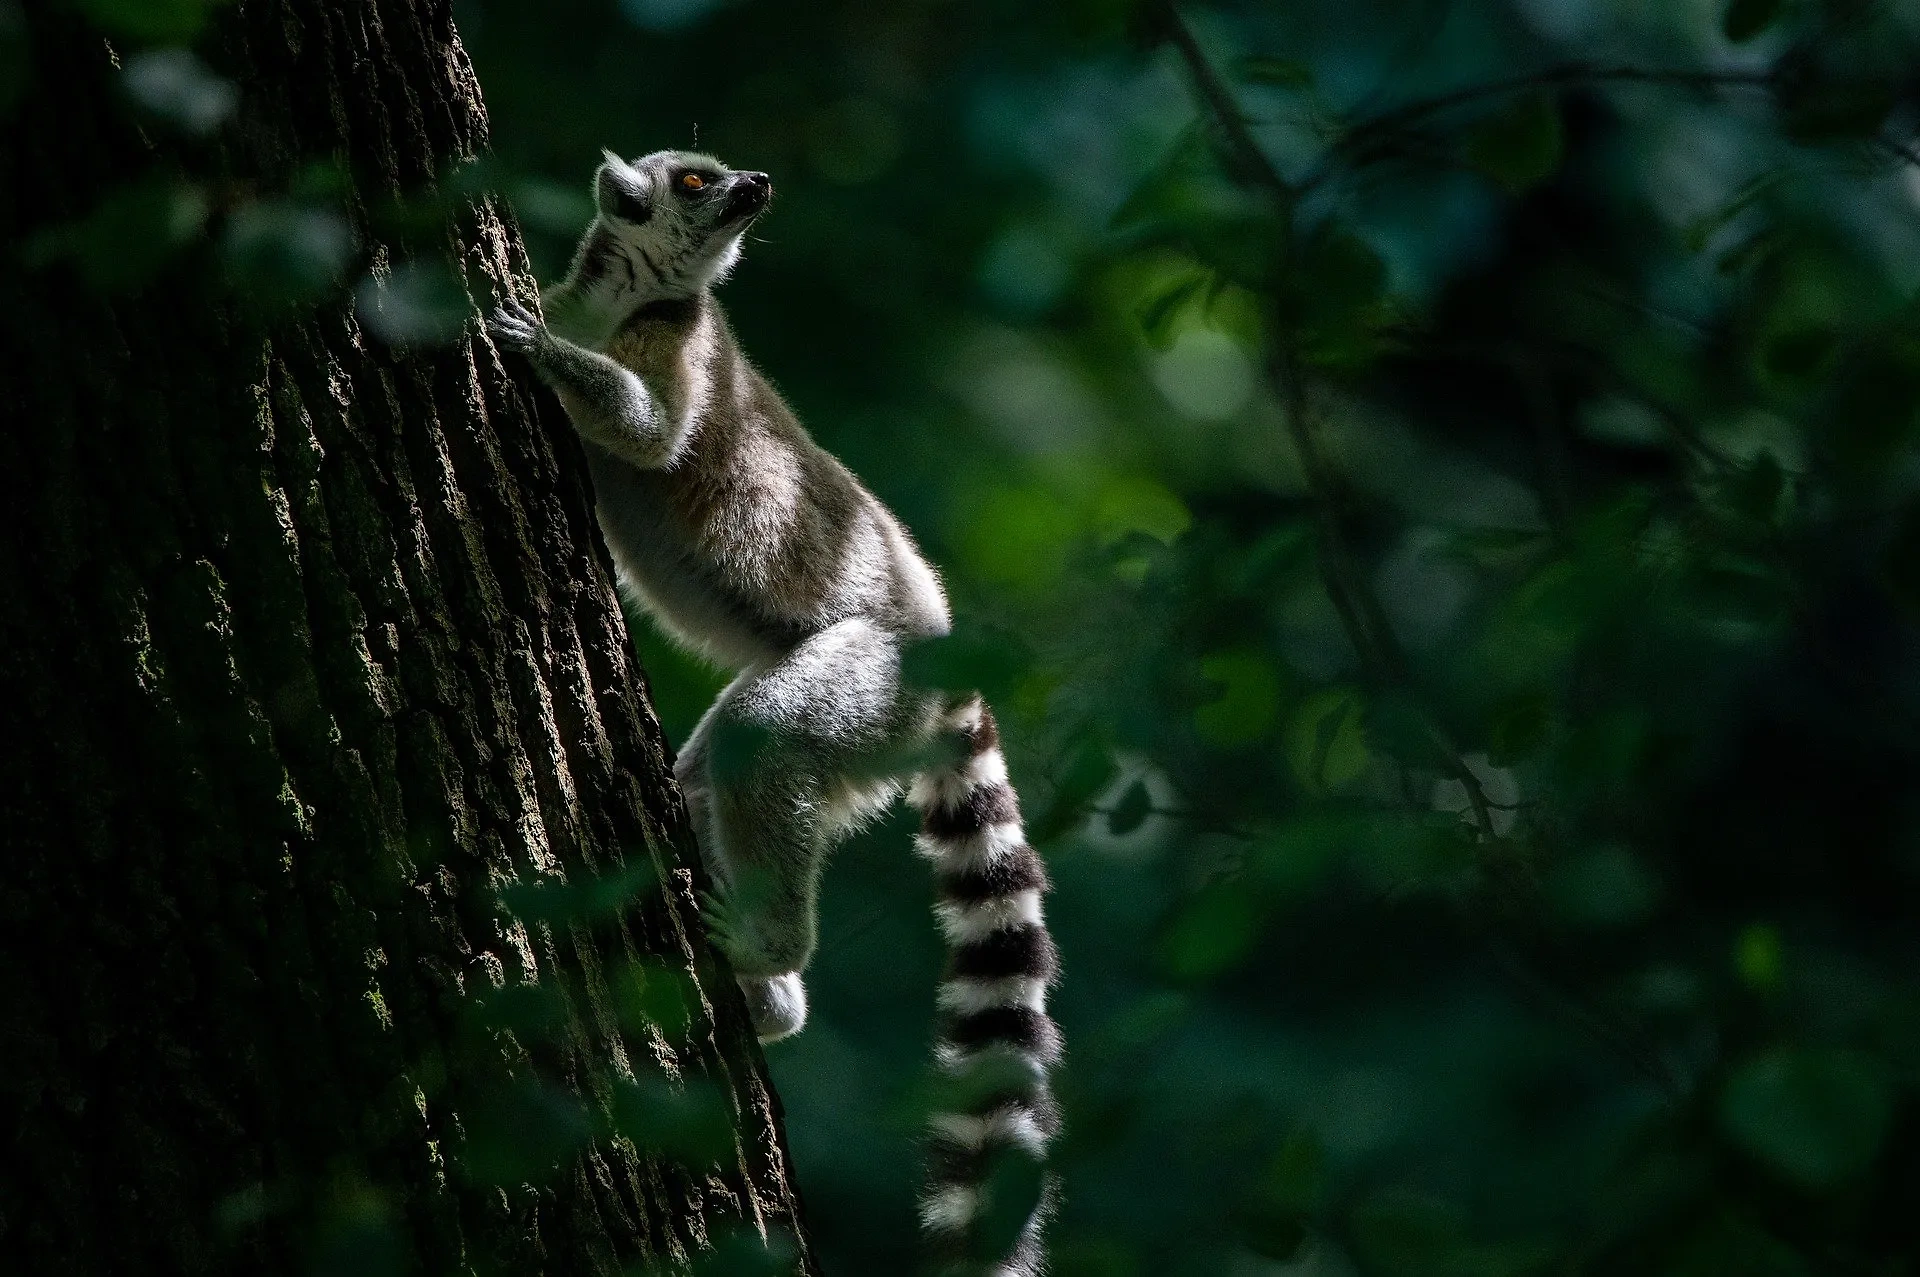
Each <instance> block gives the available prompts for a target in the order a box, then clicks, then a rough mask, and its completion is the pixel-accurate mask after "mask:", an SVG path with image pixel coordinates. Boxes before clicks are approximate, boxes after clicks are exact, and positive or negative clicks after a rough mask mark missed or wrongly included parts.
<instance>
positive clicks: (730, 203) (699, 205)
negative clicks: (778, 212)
mask: <svg viewBox="0 0 1920 1277" xmlns="http://www.w3.org/2000/svg"><path fill="white" fill-rule="evenodd" d="M606 157H607V158H606V162H605V163H603V164H602V165H601V166H600V167H599V169H597V170H596V171H595V172H594V175H593V202H594V207H595V208H596V209H597V210H598V211H599V216H598V217H596V218H595V219H594V225H593V229H592V230H591V231H589V232H588V235H587V240H586V243H585V244H584V245H583V248H582V256H581V260H580V261H578V262H576V264H575V272H576V275H581V276H586V275H592V274H597V275H598V276H599V279H600V280H602V281H604V282H603V284H602V286H603V287H608V288H610V289H611V290H613V291H614V292H615V293H616V294H620V295H623V300H626V299H630V300H632V301H633V302H634V303H636V304H639V305H644V304H645V303H647V302H649V301H659V300H664V299H668V298H679V297H691V296H693V295H694V294H696V293H698V292H700V291H701V290H702V289H704V288H706V287H707V286H708V285H709V284H712V283H713V282H714V281H716V280H718V279H720V278H721V277H723V276H724V275H725V274H726V273H727V272H728V271H729V270H731V269H732V268H733V264H734V263H735V262H737V261H738V260H739V259H740V237H741V236H742V234H744V233H745V231H746V229H747V224H748V223H750V222H751V221H753V219H754V218H755V217H756V216H757V215H758V214H759V213H760V210H762V209H764V208H765V207H766V206H767V200H768V199H769V198H770V197H771V196H772V195H773V183H772V182H770V181H768V180H767V175H766V174H765V173H736V172H735V171H733V170H732V169H730V168H728V167H727V166H726V165H724V164H722V163H721V162H720V161H719V160H716V159H714V158H713V157H712V156H710V155H697V154H695V153H694V152H692V151H655V152H654V153H653V154H652V155H647V156H643V157H641V158H640V159H637V160H634V161H632V162H631V163H629V162H628V161H626V160H623V159H621V158H620V157H619V156H617V155H615V154H614V153H613V152H611V151H608V152H607V153H606ZM589 255H591V256H592V257H593V259H594V260H592V261H589V260H587V259H588V257H589ZM629 290H631V292H630V294H629Z"/></svg>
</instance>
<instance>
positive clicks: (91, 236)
mask: <svg viewBox="0 0 1920 1277" xmlns="http://www.w3.org/2000/svg"><path fill="white" fill-rule="evenodd" d="M206 220H207V199H206V196H205V195H203V194H202V193H201V191H200V189H199V188H198V187H194V186H188V185H186V184H184V183H181V182H177V181H172V180H169V179H167V178H161V177H153V178H148V179H146V180H144V181H139V182H135V183H133V184H131V185H128V186H122V187H120V188H118V189H117V190H115V191H113V192H112V193H111V194H109V195H108V196H107V197H106V198H105V199H104V200H102V201H101V202H100V203H99V205H98V206H96V207H95V208H94V210H93V212H91V213H89V214H88V215H87V216H86V218H85V219H83V220H82V221H79V222H73V223H68V224H66V225H63V226H57V227H54V228H52V229H50V230H45V231H42V232H40V233H39V234H38V235H36V236H35V237H34V238H33V239H32V240H30V241H29V242H28V244H27V246H26V251H25V254H24V256H25V259H26V262H27V264H28V265H29V266H47V265H50V264H52V263H54V262H57V261H63V260H71V261H72V262H73V263H74V265H75V266H76V267H77V268H78V269H79V271H80V275H81V278H83V279H85V280H86V281H87V283H88V284H90V285H92V286H93V287H94V288H97V289H99V290H101V291H102V292H131V291H133V290H135V289H138V288H139V287H141V286H142V285H144V284H146V283H148V282H150V281H151V280H153V279H154V278H156V277H157V276H158V275H159V274H160V272H161V271H162V270H164V269H165V268H166V267H167V265H168V264H169V263H170V262H172V261H173V260H174V258H175V257H177V256H178V254H179V252H180V250H181V249H182V248H183V247H185V246H186V245H187V244H189V243H191V242H192V241H193V240H194V239H196V238H198V237H199V235H200V229H201V227H202V226H204V225H205V224H206Z"/></svg>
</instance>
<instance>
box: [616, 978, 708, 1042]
mask: <svg viewBox="0 0 1920 1277" xmlns="http://www.w3.org/2000/svg"><path fill="white" fill-rule="evenodd" d="M612 994H613V999H614V1007H615V1010H616V1012H617V1013H618V1015H619V1017H620V1023H621V1025H622V1026H623V1027H625V1028H627V1029H630V1030H639V1029H643V1028H652V1029H656V1030H658V1031H659V1032H660V1034H661V1036H663V1037H665V1038H666V1039H667V1041H669V1042H678V1041H680V1040H681V1039H682V1038H684V1037H685V1036H686V1034H687V1030H688V1029H689V1028H690V1027H692V1025H693V1022H694V1018H695V1015H696V1013H697V1012H698V1010H699V1005H700V1002H699V997H700V993H699V990H698V989H697V988H696V987H695V986H694V982H693V978H692V977H691V976H689V975H688V974H687V973H686V972H684V971H679V970H675V969H674V968H672V967H669V966H666V965H664V964H663V963H658V962H630V963H628V964H626V966H625V968H624V969H623V970H622V971H621V972H620V973H619V974H618V975H617V976H615V977H614V980H613V983H612Z"/></svg>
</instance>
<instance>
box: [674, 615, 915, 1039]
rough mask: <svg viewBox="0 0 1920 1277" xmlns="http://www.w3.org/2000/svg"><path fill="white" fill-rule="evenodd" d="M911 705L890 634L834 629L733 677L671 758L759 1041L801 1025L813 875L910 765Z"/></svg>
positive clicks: (812, 926) (869, 628)
mask: <svg viewBox="0 0 1920 1277" xmlns="http://www.w3.org/2000/svg"><path fill="white" fill-rule="evenodd" d="M922 699H923V698H921V697H919V696H916V695H914V694H911V693H905V694H903V691H902V688H901V684H900V644H899V639H898V638H897V637H896V636H895V635H893V634H891V633H889V632H888V631H886V630H883V629H880V628H879V627H877V626H875V625H873V624H872V623H870V622H868V621H864V620H850V621H843V622H841V623H840V624H838V625H834V626H830V627H829V628H827V629H825V630H822V631H821V632H820V633H818V634H816V635H814V636H813V637H811V638H809V639H807V640H806V641H805V642H803V643H801V644H800V645H799V646H797V647H795V648H794V649H793V650H792V651H790V652H789V653H787V654H786V655H785V656H784V657H782V658H781V659H780V660H778V661H776V662H775V663H773V664H772V665H770V666H767V667H764V668H761V669H755V670H749V671H747V672H746V673H745V674H743V675H741V676H740V677H739V678H738V679H736V680H735V681H734V682H733V683H732V684H731V685H729V686H728V687H727V689H726V690H725V691H724V692H722V693H721V694H720V697H719V699H718V700H716V701H715V702H714V704H713V707H712V708H711V709H709V710H708V711H707V713H706V716H705V717H704V718H702V719H701V720H700V725H699V726H698V727H696V728H695V729H694V732H693V735H692V737H691V738H690V739H689V740H688V742H687V746H686V749H685V750H684V751H683V752H682V754H681V756H680V761H679V764H678V766H677V768H676V771H677V773H678V775H679V779H680V783H681V786H682V787H683V789H684V790H685V792H686V794H687V801H688V807H689V809H690V811H691V813H692V815H693V818H694V832H695V836H696V838H697V839H698V840H699V843H700V850H701V856H702V858H703V859H704V861H705V862H706V865H707V870H708V872H709V874H710V875H711V876H712V878H713V880H714V886H715V891H716V895H717V896H718V902H719V904H720V909H719V913H720V915H721V916H720V918H719V919H718V922H719V926H718V928H717V930H718V932H719V939H720V942H721V945H722V947H723V948H724V949H725V950H726V951H727V956H728V958H729V959H730V960H731V961H732V963H733V966H734V970H735V972H736V974H737V975H738V976H739V978H740V983H741V986H742V988H743V989H744V990H745V991H746V994H747V1001H748V1005H749V1006H750V1008H751V1009H752V1011H753V1013H754V1018H755V1028H756V1030H757V1031H758V1032H759V1034H760V1036H761V1038H762V1040H765V1041H771V1040H773V1039H774V1038H778V1037H785V1036H786V1035H788V1034H790V1033H794V1032H797V1031H798V1030H799V1028H800V1027H801V1025H802V1024H803V1023H804V1022H805V1019H806V995H805V992H804V990H803V988H802V986H801V983H800V976H799V973H800V971H801V970H802V969H803V968H805V966H806V964H807V960H808V959H809V958H810V957H812V955H813V949H814V944H815V939H816V934H817V921H818V901H819V888H820V873H821V869H822V867H823V865H824V862H825V859H826V856H827V853H828V852H829V851H830V850H831V849H832V847H833V845H834V844H835V843H837V842H838V841H839V840H840V839H841V838H842V837H844V836H845V834H846V832H847V831H848V830H849V829H850V828H852V827H853V826H854V825H855V824H857V823H858V821H859V820H860V819H861V818H862V817H863V816H865V815H866V814H869V813H870V812H871V811H872V810H873V809H875V808H877V807H878V806H882V805H884V804H885V802H887V801H889V800H890V799H891V798H892V796H893V795H894V793H895V792H897V785H895V784H894V783H893V778H894V777H896V776H898V775H901V774H903V773H904V772H906V771H909V770H911V768H912V765H913V759H914V756H915V747H916V745H918V744H919V743H920V741H921V740H922V739H923V738H924V736H925V735H926V733H927V732H928V730H929V729H930V727H931V722H932V711H931V708H930V705H926V704H922V703H921V701H922Z"/></svg>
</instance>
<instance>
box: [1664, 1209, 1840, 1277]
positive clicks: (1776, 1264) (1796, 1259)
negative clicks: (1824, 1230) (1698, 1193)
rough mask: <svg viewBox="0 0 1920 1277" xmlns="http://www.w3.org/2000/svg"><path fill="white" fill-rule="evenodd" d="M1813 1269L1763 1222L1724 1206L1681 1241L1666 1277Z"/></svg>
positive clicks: (1782, 1274) (1747, 1276)
mask: <svg viewBox="0 0 1920 1277" xmlns="http://www.w3.org/2000/svg"><path fill="white" fill-rule="evenodd" d="M1813 1271H1814V1270H1813V1269H1811V1268H1810V1267H1808V1265H1807V1262H1806V1261H1805V1260H1804V1259H1802V1258H1801V1257H1800V1256H1799V1255H1798V1254H1797V1253H1795V1251H1794V1249H1793V1248H1792V1247H1791V1246H1788V1245H1786V1244H1785V1243H1784V1242H1782V1241H1781V1240H1780V1239H1779V1238H1777V1237H1774V1236H1772V1235H1771V1234H1769V1233H1768V1232H1767V1231H1766V1230H1765V1229H1764V1228H1763V1227H1762V1226H1761V1221H1759V1220H1754V1219H1750V1218H1747V1217H1746V1216H1745V1215H1743V1214H1740V1213H1738V1212H1736V1211H1734V1210H1732V1209H1727V1208H1722V1209H1720V1210H1716V1211H1715V1212H1713V1214H1712V1215H1711V1217H1710V1218H1708V1219H1707V1220H1705V1221H1703V1222H1702V1223H1701V1224H1700V1226H1699V1227H1698V1228H1696V1229H1695V1230H1694V1231H1693V1232H1692V1233H1691V1234H1690V1235H1689V1236H1688V1237H1687V1238H1686V1239H1685V1240H1684V1241H1683V1242H1682V1243H1681V1245H1680V1246H1679V1248H1678V1250H1677V1251H1676V1253H1675V1255H1674V1257H1673V1262H1672V1265H1671V1266H1670V1267H1669V1268H1666V1269H1664V1270H1663V1277H1735V1275H1736V1274H1737V1275H1738V1277H1810V1275H1811V1274H1812V1272H1813Z"/></svg>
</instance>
